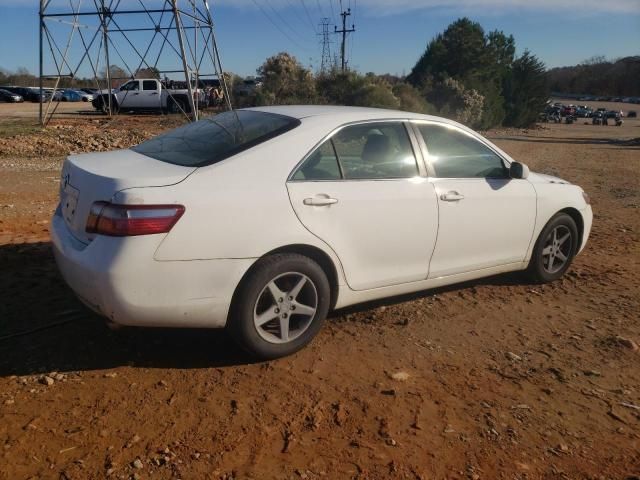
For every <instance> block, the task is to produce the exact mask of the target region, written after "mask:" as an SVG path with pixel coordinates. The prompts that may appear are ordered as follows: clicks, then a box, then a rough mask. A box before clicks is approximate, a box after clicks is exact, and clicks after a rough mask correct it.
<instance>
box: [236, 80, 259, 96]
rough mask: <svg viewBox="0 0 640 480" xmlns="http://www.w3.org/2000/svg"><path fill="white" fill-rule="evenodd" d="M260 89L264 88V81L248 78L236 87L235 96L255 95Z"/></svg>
mask: <svg viewBox="0 0 640 480" xmlns="http://www.w3.org/2000/svg"><path fill="white" fill-rule="evenodd" d="M260 87H262V80H260V79H258V78H247V79H245V80H243V81H242V82H240V83H239V84H237V85H236V86H235V87H234V89H233V94H234V95H236V96H238V97H246V96H249V95H253V94H254V93H255V91H256V90H257V89H258V88H260Z"/></svg>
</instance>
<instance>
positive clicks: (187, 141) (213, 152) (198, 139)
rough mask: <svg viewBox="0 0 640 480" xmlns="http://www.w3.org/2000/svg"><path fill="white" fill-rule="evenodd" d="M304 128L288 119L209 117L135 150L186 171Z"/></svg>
mask: <svg viewBox="0 0 640 480" xmlns="http://www.w3.org/2000/svg"><path fill="white" fill-rule="evenodd" d="M298 125H300V121H299V120H297V119H295V118H291V117H287V116H284V115H277V114H274V113H266V112H257V111H253V110H238V111H231V112H225V113H221V114H219V115H213V116H211V117H207V118H205V119H203V120H200V121H198V122H194V123H189V124H187V125H185V126H183V127H180V128H176V129H175V130H171V131H170V132H167V133H164V134H162V135H159V136H157V137H154V138H152V139H150V140H147V141H146V142H142V143H141V144H140V145H137V146H135V147H132V150H133V151H135V152H138V153H141V154H143V155H146V156H148V157H151V158H155V159H156V160H160V161H162V162H167V163H173V164H175V165H182V166H185V167H202V166H205V165H212V164H214V163H217V162H220V161H222V160H224V159H226V158H229V157H231V156H233V155H236V154H237V153H240V152H242V151H244V150H248V149H249V148H252V147H254V146H256V145H258V144H260V143H262V142H266V141H267V140H269V139H271V138H274V137H276V136H278V135H281V134H283V133H285V132H287V131H289V130H291V129H293V128H295V127H297V126H298Z"/></svg>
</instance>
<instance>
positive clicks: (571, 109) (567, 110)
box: [560, 105, 576, 117]
mask: <svg viewBox="0 0 640 480" xmlns="http://www.w3.org/2000/svg"><path fill="white" fill-rule="evenodd" d="M560 114H561V115H562V116H563V117H567V116H571V117H572V116H574V115H575V114H576V106H575V105H565V106H563V107H562V109H561V111H560Z"/></svg>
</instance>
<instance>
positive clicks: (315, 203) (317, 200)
mask: <svg viewBox="0 0 640 480" xmlns="http://www.w3.org/2000/svg"><path fill="white" fill-rule="evenodd" d="M302 203H304V204H305V205H308V206H311V207H326V206H328V205H333V204H335V203H338V199H337V198H331V197H313V198H305V199H304V200H303V201H302Z"/></svg>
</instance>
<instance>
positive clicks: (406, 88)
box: [393, 83, 437, 114]
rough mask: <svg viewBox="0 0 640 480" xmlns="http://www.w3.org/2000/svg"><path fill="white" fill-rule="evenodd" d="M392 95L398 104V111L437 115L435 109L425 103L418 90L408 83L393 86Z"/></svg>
mask: <svg viewBox="0 0 640 480" xmlns="http://www.w3.org/2000/svg"><path fill="white" fill-rule="evenodd" d="M393 94H394V96H395V97H396V98H397V99H398V101H399V102H400V107H399V108H400V110H404V111H405V112H415V113H424V114H433V113H437V112H436V108H435V107H434V106H433V105H431V104H430V103H429V102H427V100H426V99H425V98H424V97H423V96H422V94H421V93H420V90H418V89H417V88H415V87H414V86H412V85H409V84H408V83H398V84H396V85H394V86H393Z"/></svg>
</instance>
